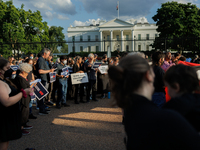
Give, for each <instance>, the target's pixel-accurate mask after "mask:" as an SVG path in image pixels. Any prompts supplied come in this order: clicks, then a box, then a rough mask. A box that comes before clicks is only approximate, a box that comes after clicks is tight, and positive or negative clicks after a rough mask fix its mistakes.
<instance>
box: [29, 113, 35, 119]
mask: <svg viewBox="0 0 200 150" xmlns="http://www.w3.org/2000/svg"><path fill="white" fill-rule="evenodd" d="M28 118H29V119H37V117H36V116H34V115H33V114H30V115H29V117H28Z"/></svg>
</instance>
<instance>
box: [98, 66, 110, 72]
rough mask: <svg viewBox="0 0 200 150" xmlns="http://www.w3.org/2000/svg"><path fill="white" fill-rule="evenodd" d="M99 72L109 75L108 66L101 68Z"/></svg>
mask: <svg viewBox="0 0 200 150" xmlns="http://www.w3.org/2000/svg"><path fill="white" fill-rule="evenodd" d="M99 71H100V73H101V74H105V73H108V65H103V66H100V67H99Z"/></svg>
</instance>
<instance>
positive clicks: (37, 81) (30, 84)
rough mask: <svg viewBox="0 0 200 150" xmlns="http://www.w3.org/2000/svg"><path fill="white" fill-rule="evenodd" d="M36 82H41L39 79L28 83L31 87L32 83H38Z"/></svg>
mask: <svg viewBox="0 0 200 150" xmlns="http://www.w3.org/2000/svg"><path fill="white" fill-rule="evenodd" d="M38 82H41V79H36V80H34V81H32V82H30V85H32V84H34V83H38Z"/></svg>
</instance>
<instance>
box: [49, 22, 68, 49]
mask: <svg viewBox="0 0 200 150" xmlns="http://www.w3.org/2000/svg"><path fill="white" fill-rule="evenodd" d="M62 30H63V27H60V26H59V27H56V26H51V27H50V29H49V41H50V42H52V43H50V44H49V45H48V46H49V47H50V49H51V52H52V53H54V52H56V51H57V52H58V47H59V46H62V47H63V46H64V44H65V43H64V42H66V41H65V40H64V39H65V35H64V34H63V32H62ZM59 42H60V43H59Z"/></svg>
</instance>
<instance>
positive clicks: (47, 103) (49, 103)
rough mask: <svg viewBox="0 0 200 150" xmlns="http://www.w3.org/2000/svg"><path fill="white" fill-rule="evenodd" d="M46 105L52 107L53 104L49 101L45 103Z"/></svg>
mask: <svg viewBox="0 0 200 150" xmlns="http://www.w3.org/2000/svg"><path fill="white" fill-rule="evenodd" d="M46 105H50V106H53V105H54V103H53V102H51V101H49V102H46Z"/></svg>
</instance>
